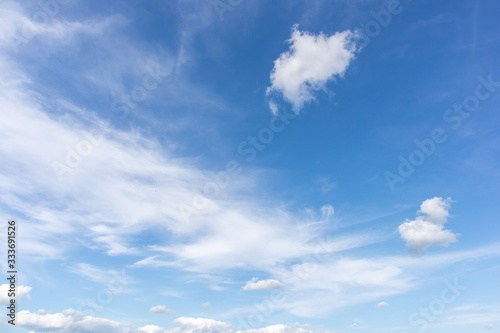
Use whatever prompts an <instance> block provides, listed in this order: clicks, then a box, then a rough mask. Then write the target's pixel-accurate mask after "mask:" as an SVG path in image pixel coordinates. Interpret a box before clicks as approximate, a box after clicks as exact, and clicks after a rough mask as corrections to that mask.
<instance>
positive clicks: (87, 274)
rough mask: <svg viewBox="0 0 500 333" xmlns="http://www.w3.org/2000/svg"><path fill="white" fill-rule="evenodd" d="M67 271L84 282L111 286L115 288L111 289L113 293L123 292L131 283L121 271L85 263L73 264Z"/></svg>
mask: <svg viewBox="0 0 500 333" xmlns="http://www.w3.org/2000/svg"><path fill="white" fill-rule="evenodd" d="M68 270H69V271H70V272H72V273H74V274H77V275H80V276H81V277H82V278H84V279H86V280H89V281H92V282H96V283H99V284H102V285H113V286H115V288H113V292H114V293H117V292H123V291H124V290H125V287H126V286H127V285H129V284H130V283H131V282H132V281H131V280H130V277H129V276H127V275H126V274H125V272H124V271H123V270H122V271H118V270H114V269H104V268H100V267H97V266H93V265H90V264H86V263H78V264H74V265H72V266H70V267H69V268H68ZM117 286H119V288H117Z"/></svg>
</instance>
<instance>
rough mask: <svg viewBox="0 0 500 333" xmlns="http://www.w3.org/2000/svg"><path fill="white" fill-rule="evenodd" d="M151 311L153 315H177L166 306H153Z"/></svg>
mask: <svg viewBox="0 0 500 333" xmlns="http://www.w3.org/2000/svg"><path fill="white" fill-rule="evenodd" d="M149 311H150V312H152V313H162V314H165V315H171V314H174V313H175V312H174V311H173V310H171V309H168V308H167V307H166V306H165V305H157V306H153V307H152V308H151V309H149Z"/></svg>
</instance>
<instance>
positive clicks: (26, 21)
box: [0, 1, 126, 51]
mask: <svg viewBox="0 0 500 333" xmlns="http://www.w3.org/2000/svg"><path fill="white" fill-rule="evenodd" d="M56 4H57V3H56ZM62 7H64V5H62ZM56 8H58V9H57V10H56V11H55V12H54V15H52V16H53V17H50V18H49V17H48V16H47V14H46V13H45V12H44V11H43V10H42V9H41V8H39V11H38V12H37V11H34V12H33V13H31V15H28V13H27V12H26V11H25V10H24V8H23V7H22V6H21V5H20V4H19V3H17V2H14V1H6V2H5V3H2V7H1V8H0V21H1V22H2V33H1V34H0V47H2V46H7V47H9V48H12V49H14V50H16V51H17V50H18V49H19V48H20V47H22V46H23V45H25V44H27V43H29V42H30V40H31V39H33V38H36V37H44V38H50V39H54V40H58V41H69V40H70V39H71V37H73V36H74V35H75V34H87V35H96V34H100V33H102V32H103V31H106V30H109V29H110V28H112V27H113V26H116V25H122V24H124V23H126V20H125V19H124V18H123V17H122V16H119V15H116V16H110V17H107V18H105V19H96V20H89V21H86V22H79V21H64V20H60V19H59V18H58V16H59V15H58V14H59V13H60V12H61V9H62V8H61V6H59V5H56ZM30 16H31V17H30ZM42 16H44V17H46V18H47V19H46V20H45V21H44V22H41V20H40V17H42ZM36 17H38V18H36Z"/></svg>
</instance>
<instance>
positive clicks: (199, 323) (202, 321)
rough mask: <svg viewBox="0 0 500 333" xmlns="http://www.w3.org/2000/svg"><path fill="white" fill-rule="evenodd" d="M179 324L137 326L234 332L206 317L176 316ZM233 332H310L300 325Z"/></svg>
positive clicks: (155, 332)
mask: <svg viewBox="0 0 500 333" xmlns="http://www.w3.org/2000/svg"><path fill="white" fill-rule="evenodd" d="M174 322H175V323H178V324H180V326H179V327H176V328H173V329H168V330H167V329H164V328H162V327H159V326H155V325H147V326H143V327H140V328H139V332H141V333H142V332H143V333H233V332H235V331H234V330H233V328H232V326H231V324H229V323H225V322H222V321H217V320H213V319H207V318H186V317H182V318H178V319H176V320H175V321H174ZM235 333H312V332H311V331H308V330H305V329H304V328H302V327H300V325H298V324H295V325H293V326H288V325H271V326H267V327H263V328H258V329H250V330H244V331H236V332H235Z"/></svg>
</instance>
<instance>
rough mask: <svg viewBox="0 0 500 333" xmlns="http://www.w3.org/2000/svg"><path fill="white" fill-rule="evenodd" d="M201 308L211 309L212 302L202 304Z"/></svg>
mask: <svg viewBox="0 0 500 333" xmlns="http://www.w3.org/2000/svg"><path fill="white" fill-rule="evenodd" d="M201 306H203V307H204V308H209V307H210V302H205V303H203V304H201Z"/></svg>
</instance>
